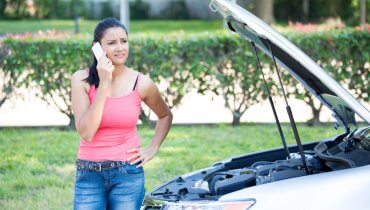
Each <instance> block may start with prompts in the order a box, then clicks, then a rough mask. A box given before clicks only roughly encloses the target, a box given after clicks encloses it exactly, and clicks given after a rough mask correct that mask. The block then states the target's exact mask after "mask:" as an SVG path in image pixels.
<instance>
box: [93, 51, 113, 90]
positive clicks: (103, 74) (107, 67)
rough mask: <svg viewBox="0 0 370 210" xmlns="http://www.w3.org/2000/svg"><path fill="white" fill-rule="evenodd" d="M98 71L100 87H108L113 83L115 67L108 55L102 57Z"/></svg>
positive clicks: (97, 67)
mask: <svg viewBox="0 0 370 210" xmlns="http://www.w3.org/2000/svg"><path fill="white" fill-rule="evenodd" d="M96 69H97V70H98V75H99V79H100V82H99V83H100V85H102V86H104V87H108V86H109V85H110V83H111V81H112V72H113V70H114V65H113V64H112V61H111V60H110V59H109V58H107V56H106V54H104V55H102V56H100V58H99V60H98V64H97V66H96ZM100 85H99V86H100Z"/></svg>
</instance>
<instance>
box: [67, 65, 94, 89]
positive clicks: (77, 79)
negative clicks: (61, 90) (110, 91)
mask: <svg viewBox="0 0 370 210" xmlns="http://www.w3.org/2000/svg"><path fill="white" fill-rule="evenodd" d="M88 76H89V75H88V73H87V71H86V70H77V71H75V72H74V73H73V75H72V81H71V83H72V85H73V86H75V87H81V88H84V90H85V91H89V89H90V86H89V84H88V83H87V82H85V81H84V79H86V78H87V77H88Z"/></svg>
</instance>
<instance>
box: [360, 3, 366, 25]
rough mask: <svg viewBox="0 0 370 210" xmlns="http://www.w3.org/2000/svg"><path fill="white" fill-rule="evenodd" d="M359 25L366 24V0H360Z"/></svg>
mask: <svg viewBox="0 0 370 210" xmlns="http://www.w3.org/2000/svg"><path fill="white" fill-rule="evenodd" d="M360 1H361V2H360V11H361V25H365V24H366V0H360Z"/></svg>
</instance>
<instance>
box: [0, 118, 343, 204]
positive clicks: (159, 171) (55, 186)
mask: <svg viewBox="0 0 370 210" xmlns="http://www.w3.org/2000/svg"><path fill="white" fill-rule="evenodd" d="M283 129H284V131H286V133H287V139H288V142H289V144H292V143H293V142H294V140H293V135H292V132H290V127H289V126H288V125H284V126H283ZM298 130H299V131H300V132H301V138H302V140H303V141H304V142H309V141H313V140H316V139H318V138H325V137H330V136H333V135H335V134H338V133H339V132H341V131H336V130H334V129H333V128H332V127H329V126H323V127H307V126H302V125H299V127H298ZM153 133H154V131H153V130H152V129H149V128H147V127H139V134H140V136H141V138H142V142H143V145H144V146H146V145H148V144H149V142H150V139H151V137H152V136H153ZM278 136H279V135H278V133H277V129H276V127H275V126H274V125H253V124H248V125H242V126H240V127H235V128H234V127H231V126H229V125H215V126H175V127H173V128H172V130H171V131H170V133H169V136H168V138H167V139H166V141H165V142H164V143H163V145H162V147H161V149H160V152H159V153H158V155H157V156H156V157H155V158H154V159H153V160H152V161H151V162H149V163H147V164H146V165H145V167H144V168H145V173H146V189H147V192H149V191H151V190H153V189H154V188H155V187H156V186H158V185H160V184H161V183H163V182H165V181H168V180H170V179H172V178H174V177H176V176H178V175H181V174H183V173H186V172H190V171H193V170H196V169H201V168H204V167H207V166H210V165H211V164H212V163H214V162H216V161H219V160H223V159H226V158H229V157H231V156H236V155H241V154H246V153H250V152H255V151H260V150H263V149H267V148H273V147H279V146H280V145H281V143H280V142H281V141H280V139H279V138H278ZM77 146H78V134H77V133H76V132H70V131H59V130H55V129H49V130H45V129H44V130H35V129H1V130H0V186H1V187H0V206H1V207H0V209H1V208H4V209H71V208H72V198H73V184H74V178H75V169H74V161H75V159H76V154H77Z"/></svg>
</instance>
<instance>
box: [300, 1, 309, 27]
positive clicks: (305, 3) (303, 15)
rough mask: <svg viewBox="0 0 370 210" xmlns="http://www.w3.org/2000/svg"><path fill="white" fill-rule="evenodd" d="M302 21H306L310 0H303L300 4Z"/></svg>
mask: <svg viewBox="0 0 370 210" xmlns="http://www.w3.org/2000/svg"><path fill="white" fill-rule="evenodd" d="M302 10H303V13H302V22H304V23H305V22H307V21H308V16H309V10H310V0H303V4H302Z"/></svg>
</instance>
